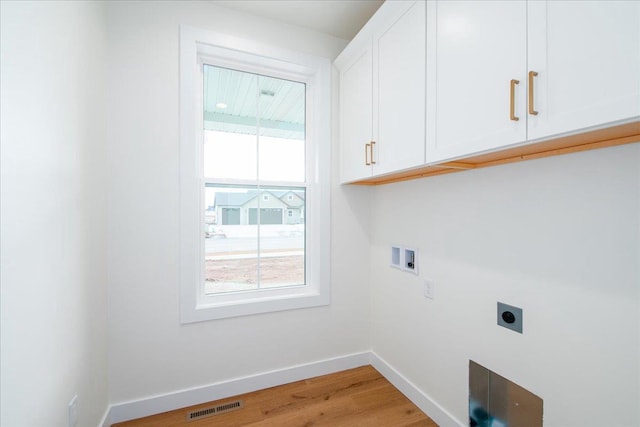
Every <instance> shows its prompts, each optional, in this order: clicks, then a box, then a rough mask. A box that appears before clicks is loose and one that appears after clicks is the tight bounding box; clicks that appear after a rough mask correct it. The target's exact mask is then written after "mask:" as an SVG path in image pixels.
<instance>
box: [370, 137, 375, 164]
mask: <svg viewBox="0 0 640 427" xmlns="http://www.w3.org/2000/svg"><path fill="white" fill-rule="evenodd" d="M374 145H376V142H375V141H371V144H370V145H369V147H370V148H371V164H372V165H375V164H376V161H375V160H374V159H373V146H374Z"/></svg>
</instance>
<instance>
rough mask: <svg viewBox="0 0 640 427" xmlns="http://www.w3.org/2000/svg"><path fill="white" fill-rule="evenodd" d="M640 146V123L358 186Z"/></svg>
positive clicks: (506, 150)
mask: <svg viewBox="0 0 640 427" xmlns="http://www.w3.org/2000/svg"><path fill="white" fill-rule="evenodd" d="M635 142H640V121H637V122H632V123H627V124H623V125H618V126H612V127H608V128H605V129H598V130H593V131H589V132H584V133H580V134H575V135H569V136H564V137H560V138H555V139H551V140H548V141H543V142H536V143H528V144H526V145H521V146H518V147H513V148H507V149H504V150H499V151H494V152H491V153H484V154H480V155H474V156H471V157H467V158H464V159H458V160H455V161H451V162H443V163H439V164H434V165H426V166H422V167H419V168H415V169H410V170H406V171H402V172H397V173H393V174H389V175H384V176H378V177H373V178H370V179H366V180H363V181H358V182H355V183H354V184H357V185H382V184H390V183H392V182H398V181H407V180H411V179H418V178H425V177H429V176H435V175H442V174H446V173H453V172H460V171H465V170H469V169H479V168H485V167H489V166H497V165H503V164H506V163H514V162H522V161H525V160H533V159H540V158H543V157H551V156H559V155H561V154H569V153H577V152H580V151H587V150H595V149H598V148H606V147H614V146H616V145H624V144H631V143H635Z"/></svg>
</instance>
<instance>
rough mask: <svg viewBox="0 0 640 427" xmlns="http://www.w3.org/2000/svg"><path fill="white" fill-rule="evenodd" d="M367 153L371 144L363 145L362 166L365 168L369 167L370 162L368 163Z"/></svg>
mask: <svg viewBox="0 0 640 427" xmlns="http://www.w3.org/2000/svg"><path fill="white" fill-rule="evenodd" d="M369 151H371V144H364V164H365V165H367V166H371V162H369Z"/></svg>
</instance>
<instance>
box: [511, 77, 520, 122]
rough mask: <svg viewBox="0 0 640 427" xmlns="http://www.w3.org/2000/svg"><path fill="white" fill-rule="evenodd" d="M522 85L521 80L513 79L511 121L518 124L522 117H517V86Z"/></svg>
mask: <svg viewBox="0 0 640 427" xmlns="http://www.w3.org/2000/svg"><path fill="white" fill-rule="evenodd" d="M518 83H520V81H519V80H516V79H511V90H510V91H509V98H510V99H509V119H510V120H513V121H514V122H517V121H518V120H520V117H516V111H515V110H516V105H515V104H516V85H517V84H518Z"/></svg>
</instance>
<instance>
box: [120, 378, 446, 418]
mask: <svg viewBox="0 0 640 427" xmlns="http://www.w3.org/2000/svg"><path fill="white" fill-rule="evenodd" d="M235 400H241V401H242V404H243V407H242V408H240V409H236V410H234V411H231V412H227V413H222V414H218V415H213V416H210V417H207V418H202V419H199V420H193V421H186V418H187V413H188V412H190V411H193V410H199V409H203V408H208V407H211V406H216V405H223V404H225V403H228V402H232V401H235ZM113 426H114V427H116V426H117V427H152V426H153V427H156V426H157V427H165V426H166V427H171V426H188V427H204V426H207V427H218V426H220V427H222V426H224V427H240V426H251V427H267V426H269V427H271V426H278V427H310V426H332V427H339V426H344V427H346V426H349V427H374V426H379V427H437V424H436V423H435V422H433V420H431V419H430V418H429V417H428V416H427V415H425V414H424V413H423V412H422V411H420V409H418V407H417V406H415V405H414V404H413V403H411V401H409V399H407V398H406V397H405V396H404V395H403V394H402V393H400V391H398V389H396V388H395V387H394V386H393V385H391V383H390V382H389V381H387V380H386V379H385V378H384V377H383V376H382V375H380V373H379V372H378V371H376V370H375V369H374V368H373V367H371V366H363V367H360V368H356V369H350V370H347V371H342V372H338V373H335V374H330V375H325V376H322V377H317V378H311V379H308V380H303V381H297V382H294V383H291V384H285V385H282V386H278V387H273V388H268V389H265V390H260V391H256V392H253V393H247V394H243V395H240V396H235V397H232V398H229V399H223V400H219V401H215V402H209V403H205V404H202V405H196V406H191V407H188V408H184V409H178V410H175V411H171V412H165V413H163V414H158V415H153V416H150V417H145V418H140V419H137V420H132V421H127V422H123V423H118V424H114V425H113Z"/></svg>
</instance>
